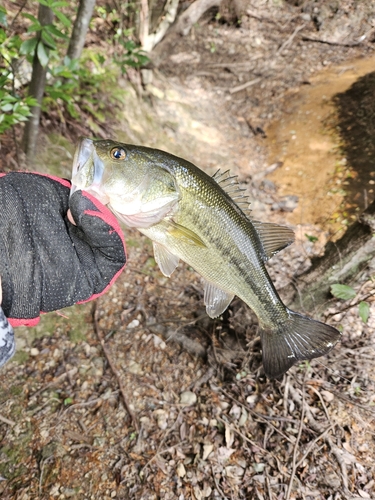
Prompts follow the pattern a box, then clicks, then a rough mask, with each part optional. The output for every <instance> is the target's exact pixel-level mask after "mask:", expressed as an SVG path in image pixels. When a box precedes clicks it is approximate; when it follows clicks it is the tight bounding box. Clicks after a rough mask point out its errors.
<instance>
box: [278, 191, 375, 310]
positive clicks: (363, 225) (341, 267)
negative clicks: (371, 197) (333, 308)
mask: <svg viewBox="0 0 375 500" xmlns="http://www.w3.org/2000/svg"><path fill="white" fill-rule="evenodd" d="M374 233H375V201H374V202H373V203H372V204H371V205H370V206H369V207H368V208H367V209H366V210H365V211H364V212H363V213H362V215H361V217H360V218H359V220H358V221H356V222H354V224H352V225H351V226H350V227H349V228H348V229H347V231H346V233H345V234H344V235H343V236H342V238H340V239H339V240H338V241H336V242H335V243H333V242H329V243H328V244H327V245H326V248H325V252H324V255H323V256H322V257H317V258H314V259H313V261H312V265H311V267H310V269H308V270H307V271H305V272H304V273H303V274H301V275H300V276H297V277H296V282H297V289H298V293H297V292H296V289H295V287H294V286H293V285H288V286H287V287H285V288H284V289H282V290H281V291H280V294H281V295H282V297H283V298H284V300H285V301H286V302H287V303H289V305H290V307H291V308H292V309H293V308H295V309H297V310H298V309H301V306H302V307H303V309H305V310H306V311H308V312H316V308H320V309H324V304H326V303H327V301H328V300H329V299H330V298H332V296H331V295H330V287H331V285H333V284H335V283H341V284H349V283H350V282H351V280H353V279H355V278H356V277H357V276H358V274H359V273H360V272H361V271H362V270H363V269H365V268H366V267H367V266H368V265H369V264H370V262H371V260H374V261H375V238H374Z"/></svg>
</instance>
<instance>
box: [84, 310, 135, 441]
mask: <svg viewBox="0 0 375 500" xmlns="http://www.w3.org/2000/svg"><path fill="white" fill-rule="evenodd" d="M92 319H93V326H94V331H95V333H96V336H97V337H98V340H99V342H100V345H101V346H102V349H103V352H104V355H105V357H106V358H107V361H108V364H109V366H110V368H111V370H112V373H113V374H114V376H115V377H116V380H117V384H118V386H119V389H120V394H121V396H122V399H123V402H124V405H125V408H126V411H127V412H128V413H129V416H130V418H131V420H132V422H133V425H134V427H135V429H136V431H137V432H139V423H138V419H137V417H136V416H135V414H134V412H133V410H132V408H131V406H130V404H129V403H128V397H127V394H126V391H125V388H124V386H123V384H122V381H121V377H120V374H119V373H118V371H117V368H116V365H115V363H114V361H113V360H112V358H111V355H110V353H109V350H108V348H107V346H106V344H105V341H104V339H103V338H102V336H101V333H100V328H99V324H98V318H97V314H96V303H95V302H94V305H93V308H92Z"/></svg>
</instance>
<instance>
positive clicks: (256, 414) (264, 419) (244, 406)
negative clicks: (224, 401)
mask: <svg viewBox="0 0 375 500" xmlns="http://www.w3.org/2000/svg"><path fill="white" fill-rule="evenodd" d="M220 390H221V392H222V393H223V394H224V395H225V396H227V398H229V399H231V400H232V401H234V402H235V403H237V404H238V405H240V406H242V408H245V410H247V411H248V412H249V413H250V414H251V415H254V416H256V417H258V418H260V419H261V420H263V421H264V422H266V423H267V424H268V425H270V426H271V427H272V428H273V430H274V431H275V432H277V433H278V434H280V436H282V437H283V438H284V439H286V440H287V441H289V443H293V441H292V440H291V439H290V438H289V437H288V436H287V435H286V434H284V433H283V432H282V431H280V429H278V428H277V427H275V426H274V425H273V424H271V422H269V421H270V420H281V421H287V422H295V421H293V420H291V419H286V418H285V417H268V416H263V415H261V414H260V413H257V412H255V411H254V410H252V409H251V408H250V407H249V406H247V405H245V404H244V403H241V401H238V399H236V398H234V397H233V396H231V395H230V394H228V393H227V392H225V391H224V390H223V389H220ZM293 444H294V443H293Z"/></svg>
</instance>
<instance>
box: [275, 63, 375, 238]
mask: <svg viewBox="0 0 375 500" xmlns="http://www.w3.org/2000/svg"><path fill="white" fill-rule="evenodd" d="M283 107H284V117H283V119H282V120H279V121H278V122H277V123H273V124H272V125H271V126H270V127H269V129H268V130H267V141H268V147H269V151H270V153H269V161H270V163H274V162H283V165H282V167H281V168H279V169H278V170H276V171H275V172H274V173H273V174H271V175H270V179H271V180H272V181H274V182H275V183H276V184H277V185H278V186H279V193H280V194H281V195H283V196H286V195H297V196H298V206H297V208H296V209H295V210H294V211H293V212H290V213H288V214H286V218H287V219H288V221H289V222H290V223H291V224H293V225H295V224H306V223H312V224H319V225H320V226H321V227H323V228H324V230H326V231H328V232H329V233H330V234H331V236H334V237H335V238H336V237H339V236H340V233H341V232H342V230H343V229H344V228H345V226H346V225H347V224H350V222H352V220H353V219H355V218H356V217H357V214H358V213H360V212H361V211H362V210H363V209H364V208H366V206H367V205H368V204H369V203H370V202H371V201H372V200H373V199H374V198H375V57H372V58H371V59H360V60H355V61H352V62H350V63H346V64H345V65H341V66H335V67H332V68H327V69H326V70H324V71H322V72H321V73H319V74H318V75H316V76H315V77H313V78H311V80H310V81H309V82H308V83H307V84H306V85H304V86H302V87H301V88H300V89H299V90H298V91H295V92H294V93H290V94H289V96H288V98H287V99H286V100H285V101H284V103H283Z"/></svg>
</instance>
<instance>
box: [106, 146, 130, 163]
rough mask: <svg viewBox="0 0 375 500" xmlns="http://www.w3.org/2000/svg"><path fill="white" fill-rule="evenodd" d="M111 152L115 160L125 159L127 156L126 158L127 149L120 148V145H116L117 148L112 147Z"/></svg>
mask: <svg viewBox="0 0 375 500" xmlns="http://www.w3.org/2000/svg"><path fill="white" fill-rule="evenodd" d="M109 154H110V157H111V158H112V159H113V160H125V158H126V151H125V149H123V148H120V147H116V148H113V149H111V152H110V153H109Z"/></svg>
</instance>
